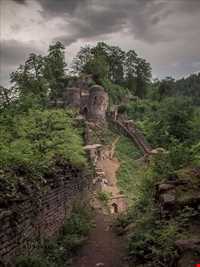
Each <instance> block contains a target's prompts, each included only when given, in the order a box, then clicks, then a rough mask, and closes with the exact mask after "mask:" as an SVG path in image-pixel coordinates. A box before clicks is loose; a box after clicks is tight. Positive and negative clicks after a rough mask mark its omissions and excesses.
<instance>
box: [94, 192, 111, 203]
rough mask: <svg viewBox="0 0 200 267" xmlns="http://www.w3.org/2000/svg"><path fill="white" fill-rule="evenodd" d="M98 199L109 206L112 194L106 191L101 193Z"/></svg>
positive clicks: (98, 194)
mask: <svg viewBox="0 0 200 267" xmlns="http://www.w3.org/2000/svg"><path fill="white" fill-rule="evenodd" d="M97 198H98V199H99V200H100V201H101V202H103V203H104V204H105V205H107V204H108V201H109V199H110V198H111V193H109V192H105V191H99V192H98V193H97Z"/></svg>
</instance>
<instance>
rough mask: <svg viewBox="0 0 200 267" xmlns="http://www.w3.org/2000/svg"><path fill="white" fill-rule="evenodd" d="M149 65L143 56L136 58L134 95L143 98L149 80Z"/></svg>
mask: <svg viewBox="0 0 200 267" xmlns="http://www.w3.org/2000/svg"><path fill="white" fill-rule="evenodd" d="M151 77H152V76H151V65H150V63H148V62H147V61H146V60H145V59H143V58H137V64H136V93H135V94H136V95H137V96H139V97H141V98H143V97H144V96H145V94H146V90H147V87H148V85H149V83H150V81H151Z"/></svg>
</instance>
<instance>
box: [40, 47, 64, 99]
mask: <svg viewBox="0 0 200 267" xmlns="http://www.w3.org/2000/svg"><path fill="white" fill-rule="evenodd" d="M44 62H45V68H44V77H45V79H46V80H47V81H48V84H49V88H50V95H51V98H56V97H59V96H61V95H62V92H63V89H64V87H65V86H66V84H67V79H66V74H65V69H66V66H67V65H66V63H65V47H64V45H63V44H62V43H61V42H56V43H55V44H53V45H50V46H49V51H48V55H47V56H46V57H45V58H44Z"/></svg>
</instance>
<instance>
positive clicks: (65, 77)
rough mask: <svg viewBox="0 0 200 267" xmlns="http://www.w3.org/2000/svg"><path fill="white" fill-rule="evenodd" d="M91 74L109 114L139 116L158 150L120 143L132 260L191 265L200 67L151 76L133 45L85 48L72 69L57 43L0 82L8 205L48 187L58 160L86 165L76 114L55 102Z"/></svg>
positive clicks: (123, 221)
mask: <svg viewBox="0 0 200 267" xmlns="http://www.w3.org/2000/svg"><path fill="white" fill-rule="evenodd" d="M84 75H90V76H91V77H92V79H93V82H94V83H96V84H99V85H102V86H103V87H104V88H105V90H106V91H107V93H108V95H109V112H110V111H112V110H113V109H117V110H118V116H121V117H123V118H124V120H127V121H128V120H133V121H134V123H135V124H136V125H137V127H138V128H139V129H140V130H141V132H143V134H144V136H145V138H146V139H147V140H148V142H149V143H150V144H151V146H152V147H153V150H154V152H152V154H150V155H148V157H147V159H141V161H139V162H138V161H136V157H135V155H137V156H138V155H139V153H138V152H133V151H130V148H131V145H130V144H129V141H128V140H127V139H123V138H122V137H121V140H122V141H121V143H119V145H118V146H117V147H116V154H117V157H118V159H119V160H121V162H122V164H121V168H120V169H119V171H118V183H119V187H120V188H121V189H122V190H123V191H124V192H125V194H126V195H128V198H129V199H130V203H129V209H128V212H127V213H126V214H122V215H120V217H119V218H118V220H117V221H116V223H115V224H116V228H117V231H118V232H119V234H123V235H125V236H127V239H126V243H127V250H128V252H127V253H128V256H129V260H130V262H131V264H135V265H133V266H152V267H155V266H158V267H162V266H169V267H173V266H181V267H186V266H187V267H188V266H189V265H187V263H188V261H187V260H188V258H189V259H190V260H191V259H193V260H194V261H195V259H199V258H200V247H199V243H198V242H200V241H199V240H200V235H199V233H200V231H199V229H200V223H199V222H200V210H199V205H200V195H199V190H200V73H198V74H192V75H190V76H188V77H184V78H182V79H179V80H175V79H173V78H171V77H167V78H165V79H163V80H153V79H152V74H151V65H150V63H148V62H147V61H146V60H145V59H143V58H142V57H140V56H138V55H137V53H136V51H135V50H130V51H128V52H125V51H123V50H122V49H121V48H119V47H117V46H110V45H108V44H106V43H103V42H101V43H98V44H97V45H96V46H95V47H89V46H86V47H83V48H81V49H80V51H79V53H78V54H77V56H76V57H75V58H74V60H73V64H72V66H69V65H67V64H66V62H65V58H64V46H63V45H62V44H61V43H60V42H57V43H56V44H53V45H50V47H49V50H48V54H47V55H46V56H41V55H36V54H31V55H30V56H29V57H28V59H27V60H26V62H25V63H24V64H22V65H20V66H19V68H18V69H17V70H16V71H15V72H13V73H11V75H10V81H11V87H10V88H4V87H2V86H1V88H0V104H1V109H0V120H1V137H0V183H1V185H0V203H1V207H5V206H6V205H8V203H9V201H10V200H11V199H12V198H15V197H16V195H17V194H21V191H20V190H21V189H20V186H19V185H20V184H21V183H22V181H23V182H24V183H30V181H31V183H32V182H33V183H36V184H37V183H38V184H39V185H40V186H41V184H43V179H45V177H47V176H48V175H52V173H53V172H54V171H55V172H56V166H57V164H60V163H62V164H64V163H63V162H68V163H70V164H72V165H73V166H77V167H78V168H82V169H86V168H88V163H87V159H86V155H85V152H84V149H83V142H84V141H83V127H82V125H81V123H77V120H76V115H77V111H76V110H71V109H64V108H57V107H54V108H52V107H50V105H49V103H50V102H51V101H52V100H55V99H57V98H59V97H62V94H63V90H64V89H66V87H67V86H68V85H69V84H70V82H72V81H74V80H76V79H77V78H78V77H81V76H84ZM110 131H113V132H114V133H113V134H116V130H115V129H110ZM127 170H129V171H127ZM167 186H168V187H167ZM77 227H78V226H77ZM73 234H76V233H73ZM182 240H184V241H185V242H186V249H185V247H184V245H182V244H183V243H184V242H183V241H182ZM196 240H197V241H198V242H197V243H198V244H197V243H195V242H196ZM73 241H74V240H73ZM73 241H72V242H73ZM78 241H79V240H78ZM78 241H77V242H78ZM177 242H179V243H177ZM181 242H182V243H181ZM187 242H188V243H187ZM184 244H185V243H184ZM191 244H192V245H191ZM187 246H190V247H189V248H188V247H187ZM183 247H184V249H185V250H184V253H186V252H187V257H188V258H187V259H185V258H184V257H185V255H186V254H184V253H183V252H182V249H183ZM185 251H186V252H185ZM181 261H183V263H181ZM177 262H178V263H177ZM140 264H144V265H140ZM177 264H179V265H177ZM181 264H182V265H181ZM184 264H185V265H184ZM18 266H25V265H18ZM26 266H28V265H26ZM31 266H36V265H31ZM37 266H39V265H37ZM41 266H45V265H41ZM46 266H47V265H46ZM48 266H50V265H48ZM52 266H64V265H62V263H61V265H52ZM131 266H132V265H131ZM113 267H114V266H113Z"/></svg>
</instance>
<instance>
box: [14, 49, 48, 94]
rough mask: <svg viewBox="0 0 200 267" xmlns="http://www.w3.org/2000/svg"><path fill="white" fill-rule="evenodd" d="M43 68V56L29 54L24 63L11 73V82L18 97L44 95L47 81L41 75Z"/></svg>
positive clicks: (46, 89)
mask: <svg viewBox="0 0 200 267" xmlns="http://www.w3.org/2000/svg"><path fill="white" fill-rule="evenodd" d="M44 68H45V65H44V58H43V57H42V56H41V55H35V54H30V56H29V58H28V59H27V60H26V61H25V64H24V65H20V66H19V68H18V69H17V70H16V71H15V72H12V73H11V76H10V77H11V83H13V84H14V87H15V89H16V90H17V91H18V93H19V96H20V97H24V96H28V95H37V96H38V97H41V98H44V97H46V95H47V91H48V82H47V80H46V79H45V77H44V75H43V73H44Z"/></svg>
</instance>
